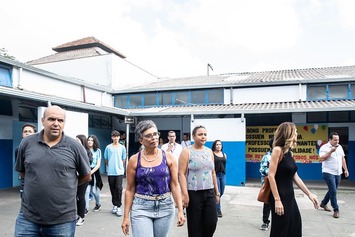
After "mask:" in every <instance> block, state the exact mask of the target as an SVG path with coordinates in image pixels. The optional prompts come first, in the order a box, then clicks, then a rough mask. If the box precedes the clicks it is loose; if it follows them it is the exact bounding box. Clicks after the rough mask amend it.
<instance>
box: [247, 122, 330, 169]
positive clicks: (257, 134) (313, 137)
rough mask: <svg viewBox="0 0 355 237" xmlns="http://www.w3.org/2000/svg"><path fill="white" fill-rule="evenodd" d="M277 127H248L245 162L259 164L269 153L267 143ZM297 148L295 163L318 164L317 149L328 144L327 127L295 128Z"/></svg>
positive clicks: (302, 126) (316, 125) (308, 126)
mask: <svg viewBox="0 0 355 237" xmlns="http://www.w3.org/2000/svg"><path fill="white" fill-rule="evenodd" d="M276 129H277V126H250V127H247V128H246V161H247V162H260V161H261V159H262V157H263V156H264V154H265V153H266V152H267V151H269V149H270V147H269V141H270V139H271V138H272V137H273V136H274V133H275V131H276ZM297 134H298V135H297V146H296V148H294V149H293V150H292V151H293V156H294V158H295V160H296V162H300V163H318V162H319V155H318V154H319V148H320V147H321V146H322V145H323V144H325V143H327V142H328V126H326V125H319V124H312V125H310V124H307V125H298V126H297Z"/></svg>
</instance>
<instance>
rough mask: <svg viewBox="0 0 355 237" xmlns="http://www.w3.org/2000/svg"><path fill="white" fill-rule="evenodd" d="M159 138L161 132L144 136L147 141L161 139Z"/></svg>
mask: <svg viewBox="0 0 355 237" xmlns="http://www.w3.org/2000/svg"><path fill="white" fill-rule="evenodd" d="M159 136H160V132H153V133H149V134H145V135H142V137H144V138H145V139H152V138H153V137H159Z"/></svg>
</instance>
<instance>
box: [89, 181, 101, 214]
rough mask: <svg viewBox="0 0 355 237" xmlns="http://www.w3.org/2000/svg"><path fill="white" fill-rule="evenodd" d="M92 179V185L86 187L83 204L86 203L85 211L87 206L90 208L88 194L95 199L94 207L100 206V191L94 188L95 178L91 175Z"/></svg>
mask: <svg viewBox="0 0 355 237" xmlns="http://www.w3.org/2000/svg"><path fill="white" fill-rule="evenodd" d="M93 177H94V185H93V186H91V185H90V184H89V185H88V187H87V189H86V192H85V203H86V206H85V208H86V210H89V206H90V193H92V194H93V195H94V197H95V201H96V205H99V204H101V203H100V189H99V188H98V187H96V178H95V175H93Z"/></svg>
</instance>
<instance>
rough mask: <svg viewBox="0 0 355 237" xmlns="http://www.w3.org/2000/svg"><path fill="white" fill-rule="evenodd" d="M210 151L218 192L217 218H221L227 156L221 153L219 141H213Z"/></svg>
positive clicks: (221, 146) (221, 148) (221, 147)
mask: <svg viewBox="0 0 355 237" xmlns="http://www.w3.org/2000/svg"><path fill="white" fill-rule="evenodd" d="M212 151H213V156H214V169H215V171H216V178H217V184H218V190H219V194H220V197H219V198H220V199H219V202H218V203H217V216H218V217H222V216H223V215H222V210H221V197H222V195H223V193H224V188H225V186H226V163H227V155H226V154H225V153H223V145H222V142H221V140H215V141H214V142H213V144H212Z"/></svg>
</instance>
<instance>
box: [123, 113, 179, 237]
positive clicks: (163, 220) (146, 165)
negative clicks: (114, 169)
mask: <svg viewBox="0 0 355 237" xmlns="http://www.w3.org/2000/svg"><path fill="white" fill-rule="evenodd" d="M135 133H136V137H137V138H138V140H139V142H140V143H141V144H143V145H144V147H145V149H144V150H142V151H140V152H138V153H137V154H135V155H133V156H132V157H131V158H130V159H129V161H128V166H127V187H126V192H125V208H124V216H123V221H122V231H123V233H124V235H128V234H129V226H130V225H131V226H132V235H133V236H134V237H146V236H155V237H167V236H168V235H169V232H170V229H171V227H172V224H173V221H174V216H175V214H174V213H175V208H174V205H173V200H172V197H171V196H173V197H174V200H175V201H176V203H177V208H178V218H177V219H178V221H177V225H178V226H182V225H183V224H184V222H185V217H184V213H183V208H182V202H181V194H180V188H179V183H178V177H177V165H176V161H175V159H174V157H173V155H172V153H170V152H165V151H163V150H161V149H159V148H158V139H159V132H158V128H157V126H156V124H155V123H154V122H153V121H151V120H143V121H141V122H139V124H138V125H137V126H136V129H135ZM171 194H172V195H171ZM129 216H130V218H129Z"/></svg>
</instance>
